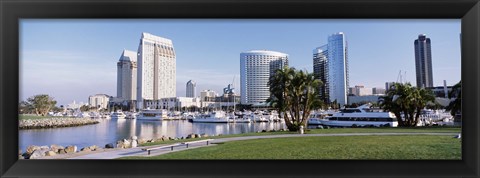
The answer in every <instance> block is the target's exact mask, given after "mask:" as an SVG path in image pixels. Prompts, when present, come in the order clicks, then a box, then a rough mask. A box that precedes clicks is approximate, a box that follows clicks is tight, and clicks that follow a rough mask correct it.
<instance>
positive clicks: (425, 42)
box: [414, 34, 433, 88]
mask: <svg viewBox="0 0 480 178" xmlns="http://www.w3.org/2000/svg"><path fill="white" fill-rule="evenodd" d="M414 44H415V70H416V73H417V87H419V88H425V87H433V71H432V48H431V42H430V38H427V35H425V34H420V35H418V39H416V40H415V42H414Z"/></svg>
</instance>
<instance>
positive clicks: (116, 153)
mask: <svg viewBox="0 0 480 178" xmlns="http://www.w3.org/2000/svg"><path fill="white" fill-rule="evenodd" d="M374 135H379V136H380V135H449V136H454V135H458V133H340V134H302V135H300V134H281V135H263V136H246V137H231V138H219V139H215V140H213V141H212V142H211V144H209V145H207V144H206V143H195V144H189V147H188V148H186V146H184V145H181V146H176V147H174V148H173V151H172V150H171V148H165V149H160V150H155V151H151V153H150V155H147V151H142V148H150V147H158V146H148V147H147V146H145V147H137V148H129V149H115V150H112V151H104V152H100V153H95V152H92V154H87V155H80V156H74V157H70V158H67V159H115V158H120V157H125V156H145V157H149V156H157V155H162V154H167V153H172V152H177V151H183V150H188V149H195V148H200V147H206V146H214V145H216V143H223V142H229V141H238V140H251V139H262V138H286V137H331V136H374ZM185 141H186V142H187V141H188V140H185Z"/></svg>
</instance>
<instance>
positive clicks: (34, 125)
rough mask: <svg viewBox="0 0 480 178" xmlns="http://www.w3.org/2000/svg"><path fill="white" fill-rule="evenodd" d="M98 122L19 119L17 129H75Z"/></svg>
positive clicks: (68, 119)
mask: <svg viewBox="0 0 480 178" xmlns="http://www.w3.org/2000/svg"><path fill="white" fill-rule="evenodd" d="M98 123H99V121H97V120H93V119H90V118H47V119H21V120H19V124H18V128H19V129H44V128H57V127H75V126H82V125H91V124H98Z"/></svg>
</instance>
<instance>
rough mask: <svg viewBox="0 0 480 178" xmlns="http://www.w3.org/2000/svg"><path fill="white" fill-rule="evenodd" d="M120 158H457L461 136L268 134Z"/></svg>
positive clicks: (459, 151) (459, 156) (459, 153)
mask: <svg viewBox="0 0 480 178" xmlns="http://www.w3.org/2000/svg"><path fill="white" fill-rule="evenodd" d="M121 159H362V160H363V159H394V160H398V159H402V160H405V159H407V160H410V159H461V140H460V139H455V138H452V136H425V135H409V136H332V137H296V138H271V139H255V140H244V141H232V142H225V143H221V144H218V145H216V146H210V147H202V148H196V149H191V150H185V151H179V152H172V153H169V154H164V155H159V156H154V157H124V158H121Z"/></svg>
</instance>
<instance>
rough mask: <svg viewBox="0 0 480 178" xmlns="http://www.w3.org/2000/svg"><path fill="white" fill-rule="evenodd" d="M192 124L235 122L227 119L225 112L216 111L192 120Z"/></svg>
mask: <svg viewBox="0 0 480 178" xmlns="http://www.w3.org/2000/svg"><path fill="white" fill-rule="evenodd" d="M192 122H203V123H229V122H233V119H231V118H229V117H227V115H226V114H225V111H214V112H210V113H208V114H200V115H198V116H196V117H195V118H193V119H192Z"/></svg>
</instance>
